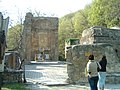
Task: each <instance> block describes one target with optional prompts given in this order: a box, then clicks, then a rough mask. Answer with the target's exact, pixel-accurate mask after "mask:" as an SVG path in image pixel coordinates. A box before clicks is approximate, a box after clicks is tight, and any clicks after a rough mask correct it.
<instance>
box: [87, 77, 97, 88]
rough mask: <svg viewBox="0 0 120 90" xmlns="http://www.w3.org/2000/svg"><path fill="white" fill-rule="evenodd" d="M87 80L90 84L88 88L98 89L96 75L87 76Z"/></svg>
mask: <svg viewBox="0 0 120 90" xmlns="http://www.w3.org/2000/svg"><path fill="white" fill-rule="evenodd" d="M88 82H89V85H90V90H98V89H97V82H98V76H94V77H89V76H88Z"/></svg>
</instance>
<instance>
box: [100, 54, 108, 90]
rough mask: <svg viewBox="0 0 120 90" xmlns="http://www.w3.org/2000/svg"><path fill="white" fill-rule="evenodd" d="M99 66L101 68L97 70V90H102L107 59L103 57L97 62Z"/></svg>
mask: <svg viewBox="0 0 120 90" xmlns="http://www.w3.org/2000/svg"><path fill="white" fill-rule="evenodd" d="M99 64H100V66H101V68H98V77H99V80H98V90H104V87H105V79H106V66H107V59H106V56H105V55H103V57H102V59H101V60H100V61H99Z"/></svg>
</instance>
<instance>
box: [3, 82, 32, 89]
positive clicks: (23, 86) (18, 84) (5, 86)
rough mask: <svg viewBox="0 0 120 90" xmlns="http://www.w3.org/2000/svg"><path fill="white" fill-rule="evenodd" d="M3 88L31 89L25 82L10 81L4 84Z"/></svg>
mask: <svg viewBox="0 0 120 90" xmlns="http://www.w3.org/2000/svg"><path fill="white" fill-rule="evenodd" d="M2 90H30V89H28V88H27V87H26V85H25V84H24V83H9V84H4V85H3V86H2Z"/></svg>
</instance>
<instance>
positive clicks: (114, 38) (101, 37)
mask: <svg viewBox="0 0 120 90" xmlns="http://www.w3.org/2000/svg"><path fill="white" fill-rule="evenodd" d="M90 54H94V56H95V60H96V61H98V60H100V59H101V57H102V55H106V57H107V60H108V64H107V78H106V82H107V83H120V29H108V28H103V27H98V26H96V27H92V28H89V29H87V30H84V31H83V33H82V37H81V40H80V44H78V45H74V46H73V47H72V48H70V49H69V50H67V53H66V57H67V62H69V63H68V65H67V73H68V77H69V78H68V82H69V83H80V82H87V78H86V77H85V73H84V72H85V70H84V69H85V66H86V63H87V61H88V55H90Z"/></svg>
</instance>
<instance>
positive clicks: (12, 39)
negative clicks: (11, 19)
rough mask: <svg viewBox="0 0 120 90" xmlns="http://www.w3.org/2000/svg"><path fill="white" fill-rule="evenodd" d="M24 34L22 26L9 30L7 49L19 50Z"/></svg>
mask: <svg viewBox="0 0 120 90" xmlns="http://www.w3.org/2000/svg"><path fill="white" fill-rule="evenodd" d="M21 34H22V26H21V25H19V24H18V25H16V26H14V27H11V28H9V30H8V33H7V49H11V50H12V49H18V48H19V44H20V40H21Z"/></svg>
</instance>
